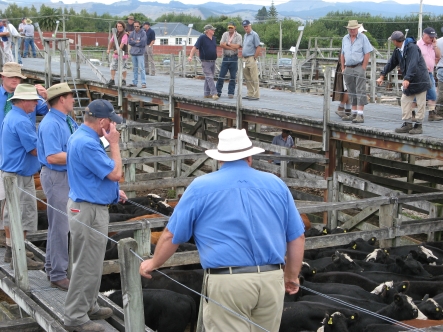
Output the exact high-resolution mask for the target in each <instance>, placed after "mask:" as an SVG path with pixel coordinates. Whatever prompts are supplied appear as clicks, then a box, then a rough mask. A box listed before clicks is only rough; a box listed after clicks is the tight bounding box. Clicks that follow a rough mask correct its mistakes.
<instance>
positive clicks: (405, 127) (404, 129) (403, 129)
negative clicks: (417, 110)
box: [395, 122, 413, 134]
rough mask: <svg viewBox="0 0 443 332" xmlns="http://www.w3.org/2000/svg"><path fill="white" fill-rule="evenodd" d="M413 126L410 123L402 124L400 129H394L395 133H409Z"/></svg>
mask: <svg viewBox="0 0 443 332" xmlns="http://www.w3.org/2000/svg"><path fill="white" fill-rule="evenodd" d="M412 128H413V125H412V123H411V122H403V124H402V125H401V127H400V128H395V132H396V133H403V134H404V133H409V131H410V130H412Z"/></svg>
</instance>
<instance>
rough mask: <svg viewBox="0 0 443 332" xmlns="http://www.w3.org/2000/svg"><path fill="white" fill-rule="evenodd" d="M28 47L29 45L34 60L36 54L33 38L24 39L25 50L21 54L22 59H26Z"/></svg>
mask: <svg viewBox="0 0 443 332" xmlns="http://www.w3.org/2000/svg"><path fill="white" fill-rule="evenodd" d="M29 45H31V49H32V55H33V56H34V58H36V57H37V52H36V51H35V44H34V38H28V37H26V38H25V50H24V52H23V57H24V58H26V57H27V56H28V51H29Z"/></svg>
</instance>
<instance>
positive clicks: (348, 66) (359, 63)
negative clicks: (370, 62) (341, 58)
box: [345, 63, 362, 68]
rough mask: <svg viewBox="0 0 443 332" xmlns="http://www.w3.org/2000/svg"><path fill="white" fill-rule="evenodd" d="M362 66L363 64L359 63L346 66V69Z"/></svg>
mask: <svg viewBox="0 0 443 332" xmlns="http://www.w3.org/2000/svg"><path fill="white" fill-rule="evenodd" d="M361 65H362V64H361V63H359V64H356V65H352V66H348V65H346V66H345V67H348V68H355V67H358V66H361Z"/></svg>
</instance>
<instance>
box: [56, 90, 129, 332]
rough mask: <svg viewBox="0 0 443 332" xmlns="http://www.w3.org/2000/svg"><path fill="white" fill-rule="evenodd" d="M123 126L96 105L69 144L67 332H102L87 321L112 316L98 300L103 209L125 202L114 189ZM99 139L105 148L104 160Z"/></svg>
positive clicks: (107, 107)
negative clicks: (69, 244) (118, 125)
mask: <svg viewBox="0 0 443 332" xmlns="http://www.w3.org/2000/svg"><path fill="white" fill-rule="evenodd" d="M122 120H123V119H122V118H121V117H119V116H118V115H117V114H116V113H115V111H114V107H113V106H112V104H111V103H110V102H109V101H107V100H103V99H96V100H94V101H92V102H91V103H90V104H89V105H88V107H86V110H85V122H84V123H83V124H82V125H81V126H80V127H79V129H78V130H77V131H76V132H75V133H74V134H73V135H71V137H70V138H69V140H68V147H67V160H66V163H67V172H68V183H69V188H70V190H69V199H68V205H67V210H68V218H69V229H70V231H71V243H72V247H71V252H72V266H73V268H72V273H71V279H70V282H69V289H68V294H67V295H66V301H65V315H64V324H65V329H67V330H68V331H77V332H82V331H104V328H103V327H102V326H101V325H100V324H97V323H94V322H92V320H96V319H107V318H109V317H111V316H112V309H110V308H106V307H99V305H98V304H97V296H98V291H99V288H100V281H101V276H102V273H103V259H104V257H105V250H106V242H107V234H108V223H109V210H108V205H109V204H117V203H118V202H124V201H125V200H126V199H127V197H126V195H125V193H124V192H123V191H122V190H119V185H118V181H119V180H120V179H121V177H122V158H121V155H120V147H119V140H120V133H119V132H118V131H117V129H116V123H122ZM101 137H104V138H106V140H107V141H108V142H109V147H110V152H109V157H108V155H107V154H106V151H105V149H104V147H103V145H102V144H101V140H100V138H101Z"/></svg>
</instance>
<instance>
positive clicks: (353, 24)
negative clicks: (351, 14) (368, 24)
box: [345, 20, 361, 29]
mask: <svg viewBox="0 0 443 332" xmlns="http://www.w3.org/2000/svg"><path fill="white" fill-rule="evenodd" d="M360 27H361V24H358V21H357V20H350V21H349V22H348V26H347V27H345V28H346V29H358V28H360Z"/></svg>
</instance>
